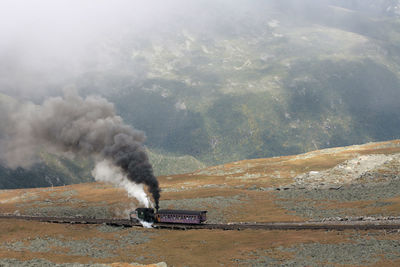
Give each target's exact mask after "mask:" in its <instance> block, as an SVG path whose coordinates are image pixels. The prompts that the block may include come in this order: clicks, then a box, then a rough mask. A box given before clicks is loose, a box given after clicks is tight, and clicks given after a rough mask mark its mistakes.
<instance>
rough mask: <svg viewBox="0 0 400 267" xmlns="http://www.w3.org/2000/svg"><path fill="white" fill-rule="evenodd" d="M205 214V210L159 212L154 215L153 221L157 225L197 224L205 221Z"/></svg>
mask: <svg viewBox="0 0 400 267" xmlns="http://www.w3.org/2000/svg"><path fill="white" fill-rule="evenodd" d="M206 213H207V211H205V210H203V211H193V210H159V211H158V212H157V213H156V214H155V221H156V222H159V223H187V224H199V223H202V222H205V221H206V220H207V216H206Z"/></svg>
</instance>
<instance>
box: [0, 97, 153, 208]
mask: <svg viewBox="0 0 400 267" xmlns="http://www.w3.org/2000/svg"><path fill="white" fill-rule="evenodd" d="M2 126H3V127H2V128H4V129H5V130H4V131H5V135H4V136H3V137H2V139H1V140H0V151H1V152H0V157H1V159H2V161H4V163H6V165H7V166H9V167H18V166H21V167H29V166H30V165H31V164H32V163H35V162H36V161H37V156H36V155H37V152H38V151H41V150H43V149H45V150H47V151H49V152H52V153H56V154H57V153H58V154H60V153H64V154H65V153H66V154H72V155H83V156H94V158H95V159H96V161H101V160H108V161H110V162H112V163H113V164H114V165H115V166H118V167H120V169H121V170H122V172H123V173H124V174H125V175H126V177H127V178H128V179H129V180H130V181H132V182H134V183H136V184H144V185H146V186H147V187H148V189H149V191H150V193H151V194H152V196H153V198H154V201H155V207H156V208H158V203H159V198H160V188H159V185H158V181H157V179H156V177H155V176H154V175H153V169H152V166H151V164H150V163H149V159H148V157H147V154H146V152H145V148H144V146H143V142H144V141H145V135H144V133H143V132H141V131H138V130H135V129H134V128H132V127H131V126H129V125H127V124H125V123H124V122H123V120H122V118H121V117H120V116H117V115H116V112H115V108H114V105H113V104H112V103H110V102H108V101H107V100H106V99H104V98H101V97H98V96H89V97H86V98H82V97H80V96H78V95H77V94H66V95H65V96H64V97H53V98H49V99H47V100H46V101H44V103H43V104H42V105H40V106H38V105H34V104H32V103H30V104H25V105H22V106H21V105H19V106H18V107H17V108H14V110H12V109H8V116H7V118H6V119H4V120H3V121H2Z"/></svg>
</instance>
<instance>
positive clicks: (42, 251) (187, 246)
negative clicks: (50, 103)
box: [0, 140, 400, 266]
mask: <svg viewBox="0 0 400 267" xmlns="http://www.w3.org/2000/svg"><path fill="white" fill-rule="evenodd" d="M396 153H400V141H398V140H396V141H391V142H383V143H373V144H367V145H363V146H353V147H346V148H336V149H328V150H321V151H314V152H310V153H307V154H303V155H297V156H287V157H279V158H270V159H256V160H246V161H241V162H233V163H229V164H225V165H222V166H215V167H210V168H206V169H203V170H200V171H197V172H194V173H189V174H182V175H174V176H163V177H159V181H160V186H161V188H162V189H163V192H162V197H161V203H160V204H161V208H189V209H195V210H196V209H207V210H208V211H209V213H208V215H209V219H210V222H271V221H300V220H305V219H312V216H313V215H312V214H322V215H324V216H325V215H326V214H327V215H330V214H331V215H332V216H335V215H336V214H338V213H340V214H346V213H347V212H348V213H349V214H348V215H376V214H379V215H383V216H385V215H397V216H398V214H399V211H400V193H399V195H396V194H394V195H393V194H392V195H390V197H387V198H382V199H379V201H378V200H376V199H368V198H367V199H365V198H363V199H354V200H351V201H349V200H346V199H340V198H338V197H336V198H332V197H330V196H329V195H327V197H326V199H322V200H321V199H316V198H315V196H314V198H312V197H310V196H309V194H308V193H307V192H306V193H304V194H302V192H305V191H304V190H303V191H301V190H300V191H299V190H298V191H296V192H297V193H298V192H300V193H301V194H300V193H299V194H300V195H296V194H297V193H296V194H294V195H291V193H290V192H291V191H290V190H292V189H289V190H288V191H278V190H276V189H277V188H280V189H282V190H283V188H285V187H288V186H289V185H291V184H293V183H294V178H295V177H296V176H297V175H299V174H302V173H306V172H310V171H323V170H326V169H329V168H333V167H334V166H336V165H338V164H340V163H343V162H344V161H346V160H349V159H352V158H354V157H357V156H359V155H370V154H385V155H390V154H396ZM350 189H351V188H350ZM350 189H349V190H350ZM285 192H286V193H285ZM287 192H289V193H290V194H287ZM324 192H325V191H324ZM330 193H332V194H334V193H335V192H334V191H332V192H330V191H326V194H330ZM293 196H295V197H296V198H293ZM285 201H287V203H289V204H287V203H286V204H285ZM291 203H292V204H291ZM298 204H299V205H300V204H304V205H303V207H301V208H296V209H295V208H293V209H292V208H291V205H293V206H296V205H298ZM136 205H137V203H136V202H135V200H132V199H129V198H128V197H127V195H126V193H125V192H124V191H123V190H121V189H118V188H114V187H112V186H109V185H105V184H100V183H86V184H79V185H70V186H63V187H54V188H39V189H18V190H3V191H0V213H14V212H17V213H20V214H45V215H71V216H74V215H78V214H80V215H84V216H93V217H126V212H124V211H126V210H130V209H132V208H134V207H135V206H136ZM302 209H303V210H304V209H310V211H311V213H310V214H311V215H310V216H307V215H306V214H307V212H303V210H302ZM306 211H308V210H306ZM313 212H316V213H313ZM318 212H319V213H318ZM322 215H321V216H322ZM328 217H329V216H328ZM0 229H1V231H0V240H1V241H0V258H16V259H19V260H29V259H33V258H44V259H47V260H49V261H52V262H55V263H63V262H80V263H91V262H92V263H93V262H96V263H113V262H114V263H115V262H122V263H124V262H140V263H147V264H149V263H154V262H160V261H165V262H167V263H168V264H169V265H172V266H206V265H207V266H220V265H223V266H252V265H253V266H263V264H266V263H268V264H272V265H274V264H276V265H279V264H290V263H292V264H293V263H299V264H300V265H301V264H303V265H304V264H305V265H318V264H327V263H330V264H333V265H337V266H339V265H340V266H343V264H344V265H345V264H346V261H347V262H348V264H349V265H346V266H357V265H362V264H367V263H368V264H369V265H375V266H382V265H389V264H392V265H393V264H400V249H399V253H397V252H396V249H395V248H396V246H395V245H396V244H397V243H399V242H400V235H399V234H397V232H395V233H386V235H385V233H384V232H352V231H343V232H326V231H312V232H310V231H287V232H283V231H247V230H246V231H237V232H235V231H209V230H193V231H182V232H181V231H168V230H158V231H155V230H152V229H150V230H146V229H138V228H133V229H112V228H107V227H106V228H105V229H106V231H103V230H104V229H103V230H102V228H99V226H85V225H56V224H47V223H38V222H24V221H11V220H0ZM371 234H372V237H371ZM124 236H125V237H126V238H124ZM355 237H356V238H355ZM96 238H97V239H96ZM371 238H372V239H371ZM378 239H379V240H380V239H382V240H384V241H382V242H383V243H382V242H381V241H379V240H378ZM135 240H136V241H138V242H135ZM354 240H358V241H354ZM364 240H367V241H365V242H367V243H368V242H370V246H371V248H370V249H371V250H372V251H374V253H375V254H374V253H372V254H371V253H370V255H368V256H365V255H362V254H360V255H357V254H356V253H355V254H354V255H355V259H354V260H353V259H352V258H351V257H352V256H351V255H349V256H348V258H343V260H342V261H335V259H334V258H327V257H321V259H322V261H321V262H320V261H318V259H316V258H314V257H313V256H312V255H309V254H307V253H306V251H313V250H315V251H316V253H320V254H326V253H324V251H325V249H330V250H332V251H333V252H332V253H333V255H334V256H335V253H337V257H339V258H340V257H342V256H341V255H343V254H345V253H344V252H341V251H340V249H341V247H343V246H347V245H346V244H348V246H354V248H353V249H354V250H355V251H358V250H357V249H358V247H359V246H360V244H361V243H362V242H364ZM371 240H372V241H371ZM129 241H132V242H131V243H130V242H129ZM139 241H140V242H139ZM74 242H75V243H74ZM88 242H89V243H88ZM90 242H92V243H90ZM357 242H358V243H357ZM380 242H381V243H380ZM390 242H392V243H390ZM393 242H394V243H393ZM396 242H397V243H396ZM38 244H39V245H41V246H42V247H40V248H38V247H37V246H38ZM335 244H336V245H335ZM368 244H369V243H368ZM75 245H77V246H78V245H79V246H83V247H84V246H91V248H90V249H89V250H87V251H86V250H84V249H82V253H78V252H79V251H75V250H74V248H73V246H75ZM385 246H387V248H386V250H387V251H389V252H385V251H381V252H382V253H380V254H379V251H380V250H379V248H382V247H385ZM399 247H400V245H399ZM96 251H97V252H96ZM335 251H336V252H335ZM360 253H362V252H360ZM385 253H386V254H387V253H389V254H390V257H386V256H387V255H389V254H387V255H386V254H385ZM328 254H329V253H328ZM397 254H399V255H397ZM101 255H106V256H107V255H108V256H107V257H101ZM317 256H318V255H317ZM319 256H321V255H319ZM398 256H399V257H398ZM343 257H344V256H343ZM363 257H365V258H367V261H366V262H363V261H362V260H361V259H362V258H363ZM303 259H308V261H304V262H302V261H301V260H303ZM204 264H206V265H204ZM257 264H261V265H257ZM0 265H1V262H0Z"/></svg>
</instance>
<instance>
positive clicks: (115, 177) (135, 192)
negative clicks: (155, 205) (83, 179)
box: [92, 160, 152, 208]
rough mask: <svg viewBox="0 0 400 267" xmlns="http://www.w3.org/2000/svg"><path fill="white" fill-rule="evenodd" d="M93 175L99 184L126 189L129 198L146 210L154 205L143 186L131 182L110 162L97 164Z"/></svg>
mask: <svg viewBox="0 0 400 267" xmlns="http://www.w3.org/2000/svg"><path fill="white" fill-rule="evenodd" d="M92 175H93V177H94V178H95V179H96V181H98V182H105V183H110V184H113V185H115V186H117V187H121V188H124V189H125V190H126V192H127V193H128V196H129V197H134V198H136V199H137V200H138V201H139V203H140V204H141V205H143V206H145V207H146V208H148V207H150V205H151V204H152V203H151V202H150V200H149V198H148V197H147V194H146V192H145V191H144V189H143V185H142V184H136V183H134V182H132V181H130V180H129V179H128V177H127V176H126V174H124V173H123V171H122V170H121V168H119V167H117V166H115V165H114V164H112V163H111V162H109V161H108V160H102V161H100V162H97V163H96V166H95V168H94V169H93V171H92Z"/></svg>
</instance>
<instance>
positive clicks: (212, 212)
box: [160, 195, 247, 223]
mask: <svg viewBox="0 0 400 267" xmlns="http://www.w3.org/2000/svg"><path fill="white" fill-rule="evenodd" d="M246 198H247V196H245V195H236V196H232V197H222V196H215V197H205V198H191V199H179V200H162V201H160V206H161V207H172V208H174V209H184V210H207V211H208V212H207V222H208V223H226V222H227V221H226V220H225V218H224V211H225V210H227V208H229V207H230V206H232V205H236V204H240V203H243V201H245V199H246Z"/></svg>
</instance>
